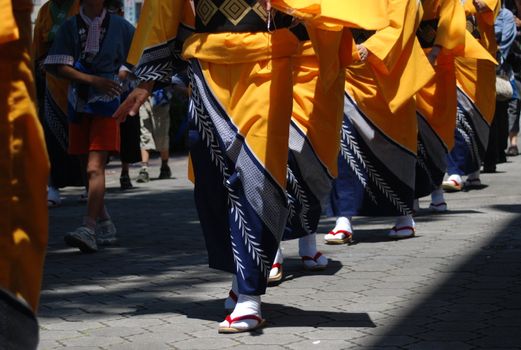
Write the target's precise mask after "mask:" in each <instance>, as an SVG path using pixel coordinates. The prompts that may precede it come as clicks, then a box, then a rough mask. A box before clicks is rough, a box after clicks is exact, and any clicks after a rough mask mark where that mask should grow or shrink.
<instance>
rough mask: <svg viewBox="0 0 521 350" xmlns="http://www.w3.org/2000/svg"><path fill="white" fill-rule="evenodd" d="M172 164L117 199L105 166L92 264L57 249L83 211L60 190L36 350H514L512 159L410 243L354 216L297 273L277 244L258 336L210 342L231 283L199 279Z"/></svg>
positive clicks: (520, 329)
mask: <svg viewBox="0 0 521 350" xmlns="http://www.w3.org/2000/svg"><path fill="white" fill-rule="evenodd" d="M172 165H173V170H174V176H175V177H176V178H175V179H171V180H162V181H157V180H155V181H152V182H150V183H148V184H143V185H139V187H138V188H136V189H134V190H132V191H127V192H121V191H120V190H119V183H118V172H117V169H116V168H114V167H113V166H112V167H111V168H110V169H109V171H108V175H109V179H108V183H107V186H108V187H109V193H108V202H109V208H110V210H111V212H112V215H113V218H114V220H115V222H116V225H117V227H118V230H119V235H120V238H121V242H120V244H119V245H118V246H116V247H111V248H106V249H103V250H101V251H99V252H98V253H96V254H90V255H82V254H80V253H78V252H77V251H75V250H73V249H69V248H67V247H66V246H65V245H64V243H63V235H64V234H65V233H66V232H67V231H68V230H71V229H74V228H75V226H76V225H77V224H78V223H79V220H80V218H81V215H82V212H83V209H84V207H83V206H84V204H80V203H78V202H77V198H78V196H79V194H80V192H81V191H80V190H79V189H67V190H65V191H64V192H63V195H64V199H65V201H64V203H63V205H62V206H61V207H59V208H54V209H52V210H51V213H50V216H51V226H50V244H49V252H48V255H47V261H46V267H45V279H44V286H43V293H42V303H41V308H40V315H39V316H40V324H41V343H40V349H64V348H66V349H114V350H116V349H145V350H156V349H227V348H234V349H296V350H297V349H298V350H301V349H384V348H385V349H421V350H424V349H436V350H437V349H458V350H459V349H521V178H520V175H519V174H521V159H517V158H513V162H511V163H507V164H502V165H500V166H499V167H498V168H499V171H500V172H499V173H497V174H490V175H489V174H484V175H482V180H483V182H484V183H485V184H487V185H488V187H486V188H484V189H481V190H474V191H470V192H460V193H453V194H449V195H447V200H448V203H449V207H450V212H449V213H447V214H441V215H440V214H438V215H431V214H429V213H428V212H427V211H426V210H422V211H421V212H420V213H419V215H418V216H417V218H416V220H417V228H418V234H417V237H416V238H413V239H408V240H403V241H392V240H389V239H387V237H386V233H387V230H388V228H389V227H390V226H392V221H393V220H392V219H390V218H356V219H355V239H356V242H357V243H356V244H354V245H351V246H326V245H324V244H322V242H321V241H319V248H320V250H321V251H322V252H323V253H325V254H326V255H327V256H328V257H329V258H330V268H329V269H327V270H326V271H323V272H319V273H314V274H310V273H306V272H304V271H303V270H302V269H301V265H300V261H299V260H298V259H297V258H298V257H297V245H296V242H285V243H284V244H283V247H284V253H285V256H286V260H285V264H284V267H285V272H286V274H285V279H284V282H283V283H282V284H280V285H279V286H275V287H272V288H270V289H269V290H268V294H267V295H266V296H265V297H264V298H263V301H264V308H263V314H264V317H265V318H267V319H268V321H269V327H267V328H265V329H264V330H262V331H260V332H257V333H253V334H241V335H233V336H227V335H218V334H217V331H216V326H217V322H218V321H221V320H222V319H223V318H224V316H225V313H224V310H223V298H224V297H225V296H226V294H227V291H228V288H229V285H230V283H229V276H227V275H226V274H223V273H219V272H216V271H212V270H210V269H208V268H207V265H206V251H205V248H204V243H203V240H202V235H201V232H200V228H199V224H198V219H197V214H196V211H195V208H194V204H193V199H192V189H191V188H192V187H191V184H190V183H189V182H188V180H187V179H186V175H185V169H186V157H176V158H174V159H173V163H172ZM138 170H139V169H138V168H133V169H132V170H131V173H132V174H133V175H134V176H135V175H137V172H138ZM154 170H155V169H153V170H152V172H154ZM152 175H153V176H154V173H152ZM421 205H422V207H426V206H428V200H422V202H421ZM332 222H333V221H332V220H327V219H325V220H323V222H322V223H321V226H320V232H321V233H325V232H327V231H328V230H329V229H330V228H331V227H332Z"/></svg>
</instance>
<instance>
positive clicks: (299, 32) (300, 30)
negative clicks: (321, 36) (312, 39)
mask: <svg viewBox="0 0 521 350" xmlns="http://www.w3.org/2000/svg"><path fill="white" fill-rule="evenodd" d="M289 30H291V32H292V33H293V34H295V36H296V37H297V38H298V40H300V41H308V40H309V34H308V31H307V30H306V26H305V25H303V24H302V23H299V24H297V25H296V26H293V27H291V28H290V29H289Z"/></svg>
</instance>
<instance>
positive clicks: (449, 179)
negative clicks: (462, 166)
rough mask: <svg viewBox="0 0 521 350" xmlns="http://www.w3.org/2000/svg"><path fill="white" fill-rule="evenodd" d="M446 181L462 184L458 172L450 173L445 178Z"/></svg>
mask: <svg viewBox="0 0 521 350" xmlns="http://www.w3.org/2000/svg"><path fill="white" fill-rule="evenodd" d="M447 181H456V182H457V183H459V184H460V185H461V184H463V179H462V178H461V176H460V175H458V174H452V175H450V176H449V178H448V179H447Z"/></svg>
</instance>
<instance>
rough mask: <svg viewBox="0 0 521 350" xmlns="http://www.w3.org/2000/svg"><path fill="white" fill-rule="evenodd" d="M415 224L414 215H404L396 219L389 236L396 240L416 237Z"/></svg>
mask: <svg viewBox="0 0 521 350" xmlns="http://www.w3.org/2000/svg"><path fill="white" fill-rule="evenodd" d="M415 227H416V223H415V222H414V220H413V218H412V215H403V216H398V217H397V218H396V222H395V223H394V227H393V229H392V230H391V231H390V232H389V236H391V237H394V238H408V237H412V236H414V228H415Z"/></svg>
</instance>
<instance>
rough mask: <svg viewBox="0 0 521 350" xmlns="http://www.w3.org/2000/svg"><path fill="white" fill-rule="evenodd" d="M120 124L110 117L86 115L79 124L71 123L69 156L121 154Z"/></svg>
mask: <svg viewBox="0 0 521 350" xmlns="http://www.w3.org/2000/svg"><path fill="white" fill-rule="evenodd" d="M119 148H120V136H119V124H118V122H117V120H116V119H114V118H110V117H95V116H92V115H88V114H84V115H82V117H81V121H80V122H79V123H69V154H74V155H80V154H87V153H89V152H90V151H107V152H116V153H119Z"/></svg>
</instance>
